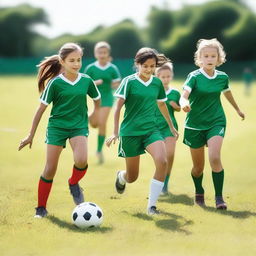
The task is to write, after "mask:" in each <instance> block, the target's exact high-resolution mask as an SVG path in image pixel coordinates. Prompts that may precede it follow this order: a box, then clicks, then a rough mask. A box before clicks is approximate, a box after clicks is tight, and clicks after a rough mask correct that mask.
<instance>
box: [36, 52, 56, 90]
mask: <svg viewBox="0 0 256 256" xmlns="http://www.w3.org/2000/svg"><path fill="white" fill-rule="evenodd" d="M37 67H39V71H38V76H37V78H38V90H39V92H42V91H43V90H44V88H45V83H46V82H47V81H48V80H49V79H52V78H53V77H55V76H57V75H58V74H59V73H60V71H61V64H60V62H59V55H52V56H50V57H45V59H44V60H42V61H41V62H40V63H39V64H38V65H37Z"/></svg>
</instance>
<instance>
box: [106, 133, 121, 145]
mask: <svg viewBox="0 0 256 256" xmlns="http://www.w3.org/2000/svg"><path fill="white" fill-rule="evenodd" d="M118 139H119V136H118V135H116V134H113V135H112V136H110V137H109V138H108V139H107V140H106V145H107V146H108V147H110V145H111V144H112V142H113V144H115V143H116V140H118Z"/></svg>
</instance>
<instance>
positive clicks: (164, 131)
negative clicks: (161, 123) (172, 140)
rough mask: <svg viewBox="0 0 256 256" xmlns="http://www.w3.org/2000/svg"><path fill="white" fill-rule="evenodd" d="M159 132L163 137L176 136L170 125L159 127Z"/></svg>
mask: <svg viewBox="0 0 256 256" xmlns="http://www.w3.org/2000/svg"><path fill="white" fill-rule="evenodd" d="M159 132H160V134H161V136H162V137H163V139H165V138H167V137H174V135H173V133H172V132H171V130H170V128H169V126H167V127H165V128H162V129H159Z"/></svg>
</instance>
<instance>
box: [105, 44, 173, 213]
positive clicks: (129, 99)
mask: <svg viewBox="0 0 256 256" xmlns="http://www.w3.org/2000/svg"><path fill="white" fill-rule="evenodd" d="M167 61H168V59H167V58H166V57H165V56H164V55H160V54H158V53H157V52H156V51H155V50H154V49H151V48H141V49H140V50H139V51H138V52H137V54H136V56H135V65H136V67H137V70H138V72H137V73H135V74H133V75H130V76H128V77H126V78H124V79H123V80H122V83H121V85H120V86H119V88H118V89H117V90H116V92H115V96H116V97H117V98H118V99H117V102H116V109H115V113H114V134H113V135H112V136H111V137H110V138H109V139H108V140H107V146H110V145H111V143H112V142H113V143H115V142H116V140H117V139H118V138H119V136H120V142H119V153H118V156H120V157H124V158H125V162H126V170H123V171H119V172H118V173H117V177H116V183H115V186H116V190H117V192H118V193H120V194H121V193H123V192H124V190H125V186H126V182H128V183H132V182H135V181H136V180H137V178H138V175H139V163H140V155H141V154H144V153H145V150H146V151H147V152H148V153H149V154H150V155H151V156H152V158H153V160H154V164H155V173H154V177H153V179H152V181H151V184H150V191H149V199H148V206H147V213H148V214H149V215H153V214H159V211H158V210H157V208H156V202H157V200H158V197H159V195H160V193H161V191H162V189H163V186H164V179H165V177H166V167H167V159H166V150H165V144H164V142H163V138H162V136H161V134H160V132H159V131H158V129H157V127H156V118H155V112H156V107H157V105H158V107H159V109H160V111H161V113H162V115H163V116H164V117H165V118H166V120H167V122H168V125H169V128H170V129H171V132H172V133H173V134H174V135H175V137H178V133H177V131H176V130H175V128H174V126H173V124H172V121H171V118H170V116H169V112H168V109H167V107H166V104H165V101H166V94H165V90H164V87H163V84H162V82H161V80H160V79H159V78H157V77H155V76H153V74H154V72H155V69H156V67H157V66H161V65H162V64H164V63H166V62H167ZM124 105H125V113H124V119H123V121H122V124H121V127H120V130H119V118H120V111H121V108H122V107H123V106H124Z"/></svg>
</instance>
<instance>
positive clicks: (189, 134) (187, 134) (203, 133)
mask: <svg viewBox="0 0 256 256" xmlns="http://www.w3.org/2000/svg"><path fill="white" fill-rule="evenodd" d="M225 131H226V127H225V126H214V127H212V128H210V129H208V130H192V129H188V128H185V130H184V139H183V143H184V144H186V145H187V146H189V147H191V148H200V147H202V146H204V145H207V141H208V140H209V139H210V138H211V137H213V136H221V137H223V138H224V136H225Z"/></svg>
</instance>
